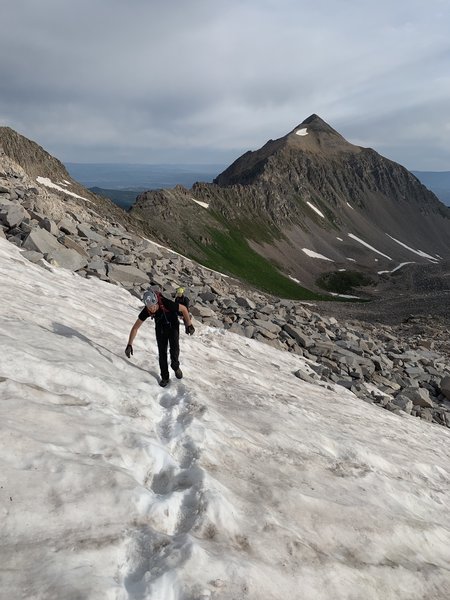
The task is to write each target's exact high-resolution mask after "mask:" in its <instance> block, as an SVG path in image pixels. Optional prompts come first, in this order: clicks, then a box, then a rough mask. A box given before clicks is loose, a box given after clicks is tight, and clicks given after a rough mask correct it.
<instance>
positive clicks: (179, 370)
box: [175, 367, 183, 379]
mask: <svg viewBox="0 0 450 600" xmlns="http://www.w3.org/2000/svg"><path fill="white" fill-rule="evenodd" d="M175 377H176V378H177V379H181V378H182V377H183V371H182V370H181V369H180V367H178V369H177V370H176V371H175Z"/></svg>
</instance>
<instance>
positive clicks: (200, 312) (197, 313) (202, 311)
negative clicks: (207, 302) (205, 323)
mask: <svg viewBox="0 0 450 600" xmlns="http://www.w3.org/2000/svg"><path fill="white" fill-rule="evenodd" d="M189 311H190V313H191V314H192V315H193V316H194V317H200V318H202V319H204V318H208V317H215V316H216V313H215V312H214V311H213V310H212V309H211V308H209V307H207V306H202V305H201V304H195V305H194V306H192V307H191V308H190V309H189Z"/></svg>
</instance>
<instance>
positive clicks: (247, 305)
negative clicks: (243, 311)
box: [236, 296, 256, 310]
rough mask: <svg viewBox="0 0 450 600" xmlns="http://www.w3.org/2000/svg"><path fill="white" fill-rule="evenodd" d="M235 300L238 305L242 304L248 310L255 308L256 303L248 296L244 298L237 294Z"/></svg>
mask: <svg viewBox="0 0 450 600" xmlns="http://www.w3.org/2000/svg"><path fill="white" fill-rule="evenodd" d="M236 302H237V303H238V304H239V306H242V307H243V308H248V309H250V310H255V308H256V304H255V303H254V302H253V301H252V300H250V298H244V297H243V296H237V297H236Z"/></svg>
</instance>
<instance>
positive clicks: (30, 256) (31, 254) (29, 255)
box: [22, 250, 44, 263]
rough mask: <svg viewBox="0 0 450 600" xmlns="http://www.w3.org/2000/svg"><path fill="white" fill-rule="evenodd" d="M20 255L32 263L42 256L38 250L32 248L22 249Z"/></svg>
mask: <svg viewBox="0 0 450 600" xmlns="http://www.w3.org/2000/svg"><path fill="white" fill-rule="evenodd" d="M22 256H24V257H25V258H26V259H27V260H29V261H30V262H32V263H37V262H39V261H40V260H41V259H43V258H44V256H43V255H42V254H41V253H40V252H35V251H34V250H23V251H22Z"/></svg>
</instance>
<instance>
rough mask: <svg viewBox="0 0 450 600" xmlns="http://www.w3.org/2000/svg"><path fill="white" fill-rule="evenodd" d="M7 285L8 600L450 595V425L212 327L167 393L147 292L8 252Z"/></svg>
mask: <svg viewBox="0 0 450 600" xmlns="http://www.w3.org/2000/svg"><path fill="white" fill-rule="evenodd" d="M0 289H1V290H2V302H1V304H0V352H1V356H2V361H1V363H0V394H1V402H0V417H1V418H0V430H1V435H0V449H1V456H2V460H3V465H2V470H1V473H0V480H1V485H0V502H1V505H2V538H1V542H0V564H1V567H0V569H1V572H2V592H3V594H4V596H5V598H6V597H7V598H16V597H27V598H117V599H121V600H122V599H123V600H125V599H127V600H138V599H140V598H144V597H145V598H152V599H153V598H154V599H156V598H158V599H159V598H172V599H174V600H190V599H192V598H195V599H200V598H217V599H220V600H232V599H236V598H246V599H248V600H261V599H262V598H263V599H264V600H279V598H298V597H299V595H301V596H302V597H305V598H314V599H315V600H329V599H330V598H333V599H335V600H348V598H350V597H354V598H362V597H364V598H370V600H413V599H417V600H419V599H423V598H426V599H427V600H445V599H446V598H447V590H448V589H449V586H450V574H449V571H448V564H449V562H450V520H449V516H448V510H447V506H448V505H449V503H450V492H449V490H450V486H449V483H450V469H449V465H450V451H449V448H450V445H449V441H450V432H449V430H447V429H445V428H443V427H438V426H433V425H431V424H429V423H425V422H424V421H421V420H419V419H413V418H412V417H406V416H404V417H403V418H401V417H399V416H397V415H394V414H392V413H388V412H387V411H381V410H379V409H378V408H376V407H375V406H372V405H368V404H366V403H362V402H361V401H360V400H358V399H356V398H355V397H354V396H353V394H351V393H350V392H349V391H347V390H345V389H343V388H342V387H339V386H328V387H322V386H320V385H311V384H307V383H305V382H303V381H300V380H299V379H297V378H296V377H294V375H293V372H294V371H295V370H296V369H298V368H299V367H302V368H307V363H306V361H304V360H303V359H302V358H300V357H298V356H292V355H289V354H287V353H286V352H280V351H277V350H275V349H271V350H270V352H268V351H267V350H268V348H267V346H266V345H263V344H259V343H258V342H256V341H254V340H248V339H244V338H241V337H239V336H235V335H233V334H230V333H224V332H223V331H219V330H214V329H212V328H209V327H204V328H203V327H201V326H199V327H198V329H197V331H196V335H195V336H194V337H192V338H191V337H189V336H183V339H182V340H181V343H182V350H181V360H182V365H183V370H184V371H185V379H183V380H182V381H180V382H178V381H173V382H171V385H170V387H169V388H167V389H165V390H161V388H160V387H159V386H158V384H157V380H156V377H155V374H156V370H157V358H156V344H155V340H154V332H153V331H152V329H153V324H151V325H148V324H147V323H146V324H145V326H143V327H142V330H141V332H140V333H139V338H138V339H137V340H136V344H135V354H134V356H133V360H132V361H128V360H126V359H125V357H124V355H123V349H124V345H125V344H126V339H127V335H128V331H129V328H130V327H131V324H132V323H133V322H134V320H135V318H136V315H137V314H138V312H139V310H140V308H141V306H140V303H139V301H138V300H137V299H135V298H133V297H131V296H130V295H129V294H128V293H127V292H126V291H125V290H122V289H120V288H117V287H114V286H111V285H108V284H106V283H104V282H102V281H99V280H97V279H92V280H84V279H81V278H79V277H77V276H76V275H74V274H73V273H70V272H69V271H67V270H63V269H57V268H51V267H49V268H48V270H46V269H43V268H41V267H38V266H36V265H33V264H31V263H30V262H28V261H26V260H25V259H24V258H23V257H22V256H21V254H20V251H19V249H18V248H16V247H14V246H13V245H12V244H9V243H7V242H6V241H4V240H1V239H0ZM18 298H20V302H18V301H17V299H18ZM24 306H25V307H32V308H33V310H24ZM280 381H282V382H283V385H282V386H280ZM330 387H333V389H329V388H330Z"/></svg>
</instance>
